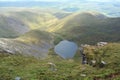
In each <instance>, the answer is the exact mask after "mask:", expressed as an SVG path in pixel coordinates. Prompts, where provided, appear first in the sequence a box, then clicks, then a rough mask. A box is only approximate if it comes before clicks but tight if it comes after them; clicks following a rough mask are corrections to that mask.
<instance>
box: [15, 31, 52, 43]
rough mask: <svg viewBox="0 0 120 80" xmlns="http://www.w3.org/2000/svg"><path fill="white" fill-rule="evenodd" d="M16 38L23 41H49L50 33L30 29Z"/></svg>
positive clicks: (50, 38)
mask: <svg viewBox="0 0 120 80" xmlns="http://www.w3.org/2000/svg"><path fill="white" fill-rule="evenodd" d="M16 40H18V41H22V42H25V43H33V44H40V43H41V42H51V41H52V35H51V34H50V33H48V32H45V31H40V30H31V31H29V32H27V33H25V34H23V35H21V36H20V37H18V38H17V39H16Z"/></svg>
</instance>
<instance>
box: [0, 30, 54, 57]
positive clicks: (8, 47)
mask: <svg viewBox="0 0 120 80" xmlns="http://www.w3.org/2000/svg"><path fill="white" fill-rule="evenodd" d="M52 46H53V44H52V37H51V35H50V34H49V33H47V32H44V31H39V30H32V31H30V32H27V33H26V34H24V35H23V36H21V37H19V38H16V39H5V38H1V39H0V52H3V53H4V52H5V53H8V54H17V53H19V54H23V55H28V56H34V57H39V58H45V57H46V56H47V53H48V51H49V49H50V48H51V47H52Z"/></svg>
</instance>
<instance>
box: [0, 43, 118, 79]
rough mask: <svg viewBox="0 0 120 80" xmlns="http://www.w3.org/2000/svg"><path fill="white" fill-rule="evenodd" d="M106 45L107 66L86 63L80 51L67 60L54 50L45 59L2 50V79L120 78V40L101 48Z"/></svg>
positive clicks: (104, 57)
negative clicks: (9, 53)
mask: <svg viewBox="0 0 120 80" xmlns="http://www.w3.org/2000/svg"><path fill="white" fill-rule="evenodd" d="M106 49H107V51H106V52H105V54H104V56H101V58H102V60H104V61H105V62H106V63H107V64H106V65H105V67H103V68H99V67H92V66H90V65H87V64H86V65H82V64H81V59H80V58H79V57H78V55H79V53H78V54H76V56H75V57H74V59H69V60H63V59H62V58H60V57H59V56H57V55H56V54H55V53H54V52H53V51H52V50H51V51H50V53H49V56H48V57H47V58H46V59H44V60H41V59H36V58H34V57H29V56H22V55H19V54H18V55H7V54H5V53H4V54H3V53H2V54H0V80H14V78H15V77H21V78H22V80H56V79H57V80H93V79H94V80H119V79H120V74H118V73H119V71H120V61H119V59H120V54H119V53H120V44H119V43H110V44H108V45H106V46H104V47H102V48H101V49H100V51H104V50H106ZM88 52H89V51H88ZM92 54H94V53H92ZM98 55H99V54H98ZM77 58H78V60H76V59H77ZM48 62H53V63H54V64H56V68H57V71H51V70H50V68H49V65H48V64H47V63H48ZM82 75H83V76H82ZM111 75H112V76H111ZM113 75H114V77H113Z"/></svg>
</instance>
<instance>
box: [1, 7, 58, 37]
mask: <svg viewBox="0 0 120 80" xmlns="http://www.w3.org/2000/svg"><path fill="white" fill-rule="evenodd" d="M37 11H38V12H37ZM57 20H58V19H57V18H56V17H55V16H54V15H53V14H52V13H48V12H40V10H37V9H36V10H31V9H30V10H29V9H28V10H27V9H23V10H21V9H20V10H19V8H18V10H14V11H12V10H10V11H9V10H5V11H2V12H1V13H0V37H16V36H19V35H21V34H24V33H25V32H28V31H29V30H33V29H37V28H39V29H40V30H45V29H47V28H48V27H49V26H50V25H51V24H53V23H54V22H56V21H57Z"/></svg>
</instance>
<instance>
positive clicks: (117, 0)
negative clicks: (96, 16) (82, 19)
mask: <svg viewBox="0 0 120 80" xmlns="http://www.w3.org/2000/svg"><path fill="white" fill-rule="evenodd" d="M0 1H47V2H48V1H49V2H53V1H59V2H60V1H69V0H0ZM70 1H72V0H70ZM73 1H74V0H73ZM79 1H83V0H79ZM84 1H97V2H115V1H116V2H120V0H84Z"/></svg>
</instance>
